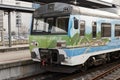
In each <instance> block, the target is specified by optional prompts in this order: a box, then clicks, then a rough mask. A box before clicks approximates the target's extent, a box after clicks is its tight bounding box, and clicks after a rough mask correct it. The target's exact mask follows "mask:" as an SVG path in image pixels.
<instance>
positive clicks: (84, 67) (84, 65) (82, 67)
mask: <svg viewBox="0 0 120 80" xmlns="http://www.w3.org/2000/svg"><path fill="white" fill-rule="evenodd" d="M87 69H88V66H87V64H86V63H85V64H83V65H82V66H81V68H80V70H81V71H82V72H85V71H87Z"/></svg>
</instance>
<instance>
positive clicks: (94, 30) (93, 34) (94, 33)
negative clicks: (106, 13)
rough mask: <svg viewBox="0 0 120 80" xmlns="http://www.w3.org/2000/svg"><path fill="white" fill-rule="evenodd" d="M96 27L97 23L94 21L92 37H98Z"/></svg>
mask: <svg viewBox="0 0 120 80" xmlns="http://www.w3.org/2000/svg"><path fill="white" fill-rule="evenodd" d="M96 27H97V25H96V22H92V37H93V38H96V32H97V31H96Z"/></svg>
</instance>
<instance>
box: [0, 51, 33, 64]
mask: <svg viewBox="0 0 120 80" xmlns="http://www.w3.org/2000/svg"><path fill="white" fill-rule="evenodd" d="M30 59H31V57H30V51H29V50H20V51H10V52H0V64H5V63H11V62H16V61H21V60H30Z"/></svg>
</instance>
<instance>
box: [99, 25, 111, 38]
mask: <svg viewBox="0 0 120 80" xmlns="http://www.w3.org/2000/svg"><path fill="white" fill-rule="evenodd" d="M101 37H111V24H110V23H102V24H101Z"/></svg>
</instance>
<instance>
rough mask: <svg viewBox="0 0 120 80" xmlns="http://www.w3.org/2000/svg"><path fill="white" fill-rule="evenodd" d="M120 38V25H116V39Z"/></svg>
mask: <svg viewBox="0 0 120 80" xmlns="http://www.w3.org/2000/svg"><path fill="white" fill-rule="evenodd" d="M118 36H120V24H116V25H115V37H118Z"/></svg>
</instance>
